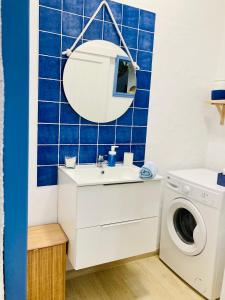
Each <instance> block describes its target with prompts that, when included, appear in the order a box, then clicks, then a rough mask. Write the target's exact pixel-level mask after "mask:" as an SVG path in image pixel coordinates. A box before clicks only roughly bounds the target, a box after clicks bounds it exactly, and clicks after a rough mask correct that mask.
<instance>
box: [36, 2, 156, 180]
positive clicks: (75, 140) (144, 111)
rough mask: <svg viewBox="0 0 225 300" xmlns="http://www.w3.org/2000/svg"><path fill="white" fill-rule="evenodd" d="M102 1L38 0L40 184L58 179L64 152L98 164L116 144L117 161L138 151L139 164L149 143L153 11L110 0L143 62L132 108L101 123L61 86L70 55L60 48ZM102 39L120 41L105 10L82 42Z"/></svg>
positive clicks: (133, 51) (135, 55)
mask: <svg viewBox="0 0 225 300" xmlns="http://www.w3.org/2000/svg"><path fill="white" fill-rule="evenodd" d="M100 2H101V0H92V1H90V0H39V9H40V14H39V15H40V17H39V18H40V19H39V21H40V22H39V87H38V90H39V96H38V100H39V102H38V161H37V185H38V186H46V185H55V184H57V166H58V165H60V164H63V163H64V158H65V156H70V155H71V156H77V160H78V163H80V164H82V163H95V162H96V158H97V156H98V155H99V154H102V155H107V153H108V151H109V150H110V145H112V144H118V145H119V148H118V151H117V160H118V161H122V160H123V154H124V152H129V151H132V152H133V153H134V161H135V164H136V165H138V166H141V165H142V164H143V163H144V158H145V143H146V132H147V120H148V109H149V97H150V86H151V74H152V56H153V54H152V52H153V44H154V32H155V14H154V13H152V12H149V11H145V10H140V9H138V8H134V7H131V6H127V5H122V4H119V3H116V2H113V1H108V2H109V5H110V7H111V9H112V11H113V14H114V16H115V19H116V22H117V23H118V25H119V28H120V30H121V31H122V33H123V36H124V39H125V40H126V43H127V45H128V47H129V50H130V52H131V55H132V57H133V59H134V60H135V61H137V63H138V64H139V66H140V68H141V70H140V71H138V72H137V93H136V96H135V100H134V101H133V103H132V105H131V107H130V108H129V109H128V111H127V112H126V113H125V114H124V115H123V116H121V117H120V118H118V119H117V120H115V121H113V122H109V123H106V124H97V123H93V122H90V121H88V120H85V119H84V118H82V117H81V116H79V115H78V114H77V113H76V112H75V111H74V110H73V109H72V108H71V106H70V105H69V103H68V101H67V99H66V96H65V94H64V91H63V84H62V74H63V69H64V66H65V63H66V57H65V56H63V55H62V54H61V53H62V51H63V50H65V49H67V48H69V47H71V46H72V44H73V43H74V41H75V39H76V37H77V36H78V35H79V34H80V32H81V30H82V28H83V27H84V26H85V24H86V23H87V22H88V20H89V19H90V17H91V16H92V15H93V13H94V11H95V10H96V8H97V7H98V5H99V3H100ZM93 39H104V40H108V41H111V42H113V43H115V44H118V45H120V46H121V47H122V45H121V41H120V38H119V36H118V35H117V32H116V30H115V28H114V26H113V24H112V20H111V18H110V15H109V14H108V12H107V10H106V9H105V8H103V9H102V10H101V11H100V12H99V13H98V15H97V17H96V19H95V21H94V22H93V23H92V25H91V27H90V28H89V30H88V31H87V32H86V33H85V35H84V37H83V38H82V40H81V42H80V44H81V43H85V42H86V41H88V40H93Z"/></svg>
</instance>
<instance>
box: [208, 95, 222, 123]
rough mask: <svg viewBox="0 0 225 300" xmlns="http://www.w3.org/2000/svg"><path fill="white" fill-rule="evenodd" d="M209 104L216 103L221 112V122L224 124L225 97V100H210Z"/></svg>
mask: <svg viewBox="0 0 225 300" xmlns="http://www.w3.org/2000/svg"><path fill="white" fill-rule="evenodd" d="M208 103H209V104H211V105H215V106H216V108H217V110H218V112H219V114H220V124H221V125H224V122H225V99H224V100H210V101H208Z"/></svg>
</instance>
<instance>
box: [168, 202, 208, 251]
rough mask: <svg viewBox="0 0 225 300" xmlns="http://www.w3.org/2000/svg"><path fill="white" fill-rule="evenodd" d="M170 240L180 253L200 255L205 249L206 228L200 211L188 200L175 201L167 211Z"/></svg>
mask: <svg viewBox="0 0 225 300" xmlns="http://www.w3.org/2000/svg"><path fill="white" fill-rule="evenodd" d="M167 227H168V231H169V234H170V238H171V239H172V241H173V242H174V244H175V245H176V246H177V247H178V248H179V250H180V251H182V252H183V253H185V254H187V255H198V254H200V253H201V252H202V251H203V249H204V248H205V244H206V227H205V224H204V221H203V218H202V216H201V214H200V212H199V211H198V209H197V208H196V207H195V206H194V205H193V204H192V203H191V202H190V201H189V200H187V199H184V198H177V199H175V200H173V201H172V202H171V203H170V205H169V207H168V210H167Z"/></svg>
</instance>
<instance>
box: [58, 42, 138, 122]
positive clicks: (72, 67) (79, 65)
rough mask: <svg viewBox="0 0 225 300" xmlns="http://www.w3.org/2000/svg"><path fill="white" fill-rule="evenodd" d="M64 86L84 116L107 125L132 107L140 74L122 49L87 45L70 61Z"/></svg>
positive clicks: (70, 99)
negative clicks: (137, 73) (137, 74)
mask: <svg viewBox="0 0 225 300" xmlns="http://www.w3.org/2000/svg"><path fill="white" fill-rule="evenodd" d="M63 87H64V92H65V95H66V97H67V100H68V101H69V103H70V105H71V106H72V108H73V109H74V110H75V111H76V112H77V113H78V114H79V115H80V116H82V117H83V118H85V119H87V120H89V121H92V122H97V123H107V122H110V121H113V120H115V119H117V118H119V117H120V116H122V115H123V114H124V113H125V112H126V111H127V109H128V108H129V107H130V105H131V103H132V101H133V99H134V96H135V92H136V71H135V69H134V67H133V65H132V63H131V61H130V60H129V58H128V55H127V54H126V53H125V52H124V51H123V50H122V49H121V48H120V47H119V46H117V45H115V44H113V43H110V42H107V41H100V40H97V41H91V42H86V43H84V44H82V45H81V46H79V47H78V48H77V49H76V50H74V52H73V53H72V54H71V56H70V57H69V58H68V60H67V62H66V65H65V69H64V73H63Z"/></svg>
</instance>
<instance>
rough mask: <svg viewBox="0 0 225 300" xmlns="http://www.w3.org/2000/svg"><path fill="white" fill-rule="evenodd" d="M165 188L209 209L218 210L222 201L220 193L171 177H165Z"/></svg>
mask: <svg viewBox="0 0 225 300" xmlns="http://www.w3.org/2000/svg"><path fill="white" fill-rule="evenodd" d="M167 187H169V188H170V189H173V190H174V191H177V192H178V193H180V194H182V195H183V196H185V197H187V198H190V199H194V200H195V201H198V202H200V203H202V204H205V205H207V206H210V207H214V208H219V207H220V203H221V201H222V196H221V193H217V192H215V191H212V190H209V189H206V188H201V187H199V186H198V185H194V184H189V183H187V182H184V181H181V180H177V179H176V178H172V177H171V176H168V177H167Z"/></svg>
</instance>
